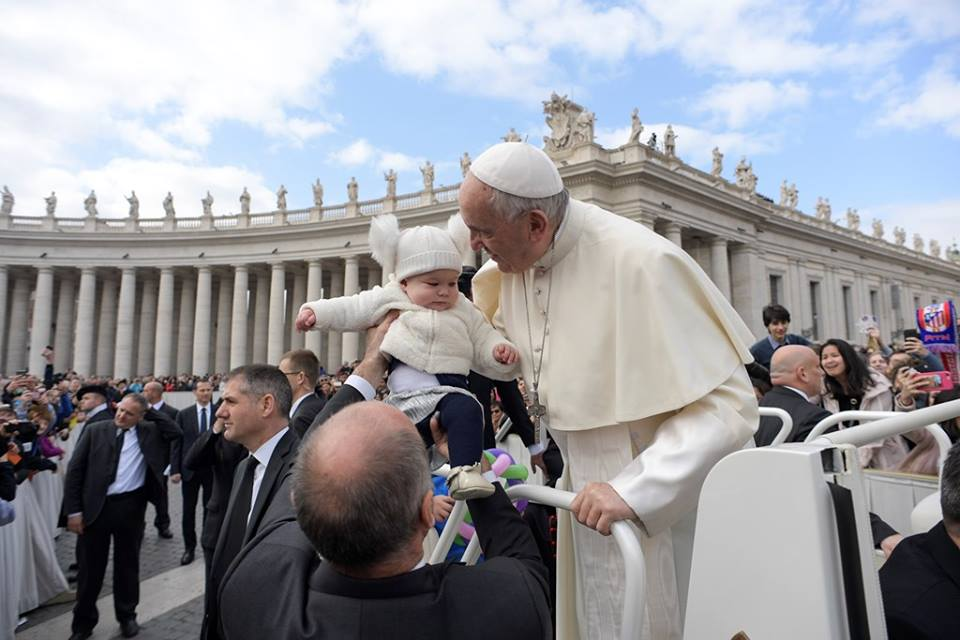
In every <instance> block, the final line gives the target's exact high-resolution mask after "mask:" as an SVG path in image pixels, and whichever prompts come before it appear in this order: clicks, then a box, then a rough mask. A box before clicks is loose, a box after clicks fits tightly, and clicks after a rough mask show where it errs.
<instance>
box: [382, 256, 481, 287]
mask: <svg viewBox="0 0 960 640" xmlns="http://www.w3.org/2000/svg"><path fill="white" fill-rule="evenodd" d="M470 253H471V255H473V256H476V254H475V253H473V252H472V251H471V252H470ZM464 264H467V263H466V262H464ZM470 264H473V266H474V267H475V266H477V265H476V264H474V263H470ZM381 278H382V276H381V275H380V269H377V268H376V267H375V266H374V265H372V264H371V265H370V266H369V267H367V286H366V287H364V289H366V290H367V291H369V290H370V289H373V288H374V287H376V286H377V285H379V284H380V280H381Z"/></svg>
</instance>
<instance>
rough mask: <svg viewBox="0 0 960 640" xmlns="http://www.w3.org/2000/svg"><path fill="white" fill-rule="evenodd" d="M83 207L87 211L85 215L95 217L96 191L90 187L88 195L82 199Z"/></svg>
mask: <svg viewBox="0 0 960 640" xmlns="http://www.w3.org/2000/svg"><path fill="white" fill-rule="evenodd" d="M83 208H84V209H85V210H86V211H87V217H90V218H96V217H97V193H96V192H95V191H94V190H93V189H91V190H90V195H88V196H87V198H86V199H85V200H84V201H83Z"/></svg>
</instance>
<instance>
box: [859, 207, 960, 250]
mask: <svg viewBox="0 0 960 640" xmlns="http://www.w3.org/2000/svg"><path fill="white" fill-rule="evenodd" d="M861 216H862V217H863V219H864V220H865V221H868V222H867V223H868V224H869V220H871V219H873V218H878V219H880V220H883V221H884V231H885V237H886V239H887V240H890V241H891V242H892V241H893V228H894V227H895V226H899V227H903V228H904V229H905V230H906V231H907V246H909V247H913V234H914V233H919V234H920V236H921V237H922V238H923V239H924V241H926V242H927V243H929V241H930V239H931V238H936V239H937V240H938V241H939V242H940V246H941V247H943V248H946V247H949V246H951V245H953V244H955V243H960V198H948V199H944V200H938V201H935V202H903V203H896V204H882V205H877V206H874V207H864V208H863V209H861ZM928 246H929V245H928Z"/></svg>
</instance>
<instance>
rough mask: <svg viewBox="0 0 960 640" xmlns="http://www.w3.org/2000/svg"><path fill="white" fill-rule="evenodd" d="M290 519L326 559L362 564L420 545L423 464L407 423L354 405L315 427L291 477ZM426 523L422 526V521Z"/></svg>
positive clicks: (425, 485)
mask: <svg viewBox="0 0 960 640" xmlns="http://www.w3.org/2000/svg"><path fill="white" fill-rule="evenodd" d="M292 486H293V489H292V495H293V504H294V508H295V509H296V511H297V521H298V522H299V523H300V528H301V529H303V532H304V533H305V534H306V536H307V538H309V539H310V542H311V543H312V544H313V546H314V547H315V548H316V550H317V551H318V552H319V553H320V555H321V556H323V557H324V558H326V559H327V560H328V561H330V562H332V563H334V564H335V565H338V566H340V567H343V568H353V569H364V568H368V567H371V566H373V565H375V564H377V563H378V562H381V561H383V560H385V559H388V558H390V557H392V556H393V555H394V554H396V553H398V552H399V551H401V550H404V549H407V548H409V547H410V545H411V541H412V539H413V538H414V537H417V536H418V537H419V539H418V540H417V541H416V542H417V543H418V544H419V543H421V542H422V539H423V535H424V534H425V527H424V526H423V524H424V523H423V522H422V518H421V515H420V514H421V508H422V506H423V500H424V496H426V495H428V494H430V492H431V489H432V484H431V482H430V468H429V465H428V463H427V453H426V448H425V447H424V444H423V440H421V438H420V435H419V434H418V433H417V430H416V428H415V427H414V426H413V423H411V422H410V420H409V419H408V418H407V417H406V416H405V415H403V413H401V412H400V411H398V410H397V409H394V408H392V407H390V406H387V405H385V404H383V403H381V402H361V403H358V404H354V405H351V406H349V407H347V408H346V409H344V410H342V411H340V412H339V413H337V414H336V415H334V416H333V417H332V418H330V419H329V420H328V421H327V422H326V423H324V424H323V425H321V426H320V427H318V428H316V429H314V431H313V433H312V434H311V435H310V436H309V437H308V438H307V440H306V441H305V442H304V443H303V445H302V447H301V449H300V455H299V457H298V459H297V464H296V466H295V467H294V472H293V478H292ZM427 526H429V525H427Z"/></svg>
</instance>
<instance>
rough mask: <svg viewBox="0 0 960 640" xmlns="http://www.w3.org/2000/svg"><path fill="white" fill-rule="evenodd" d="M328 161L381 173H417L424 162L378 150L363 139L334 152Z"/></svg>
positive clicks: (403, 154)
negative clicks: (372, 169) (373, 168)
mask: <svg viewBox="0 0 960 640" xmlns="http://www.w3.org/2000/svg"><path fill="white" fill-rule="evenodd" d="M328 160H329V161H330V162H331V163H333V164H339V165H343V166H345V167H359V166H364V165H366V166H371V167H376V168H377V169H378V170H381V171H389V170H390V169H393V170H394V171H397V172H405V171H415V170H417V169H418V168H419V167H420V165H421V164H423V162H424V161H423V159H422V158H416V157H414V156H410V155H407V154H405V153H400V152H397V151H387V150H385V149H380V148H377V147H375V146H373V145H372V144H370V143H369V142H368V141H367V140H365V139H363V138H360V139H359V140H356V141H354V142H352V143H350V144H349V145H347V146H346V147H344V148H342V149H339V150H337V151H334V152H333V153H331V154H330V155H329V157H328Z"/></svg>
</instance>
